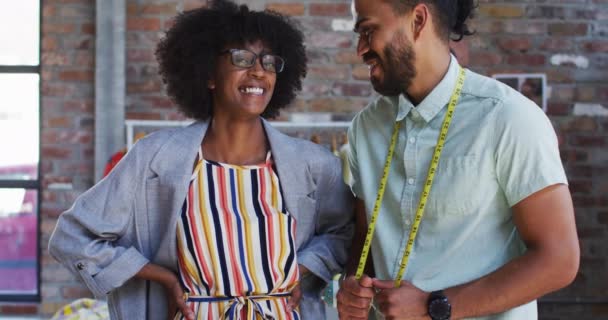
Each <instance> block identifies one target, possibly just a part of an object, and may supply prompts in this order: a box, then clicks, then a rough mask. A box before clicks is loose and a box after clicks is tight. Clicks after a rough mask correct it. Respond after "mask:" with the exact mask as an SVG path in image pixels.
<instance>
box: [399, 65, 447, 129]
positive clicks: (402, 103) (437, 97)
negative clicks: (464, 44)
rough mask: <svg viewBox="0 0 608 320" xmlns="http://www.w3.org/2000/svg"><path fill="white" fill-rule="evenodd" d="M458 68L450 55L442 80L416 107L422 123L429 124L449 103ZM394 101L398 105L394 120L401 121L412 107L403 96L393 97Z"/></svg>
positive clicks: (408, 100)
mask: <svg viewBox="0 0 608 320" xmlns="http://www.w3.org/2000/svg"><path fill="white" fill-rule="evenodd" d="M458 66H459V65H458V60H456V57H454V55H452V54H450V65H449V67H448V71H447V72H446V74H445V76H443V79H441V81H440V82H439V84H437V86H435V88H434V89H433V90H432V91H431V93H429V94H428V95H427V96H426V98H424V100H422V102H420V104H418V106H416V112H417V113H418V114H419V115H420V116H421V117H422V119H424V121H426V122H430V121H431V120H433V118H434V117H435V116H436V115H437V114H438V113H439V112H440V111H441V109H443V108H444V107H445V106H446V105H447V104H448V103H449V102H450V98H451V97H452V93H453V92H454V86H456V80H457V78H458ZM394 99H395V100H393V101H394V103H395V104H397V105H398V109H397V118H396V120H397V121H401V120H403V119H404V118H405V117H406V116H407V115H408V114H409V113H410V111H412V109H413V108H414V105H413V104H412V102H411V101H410V99H409V98H408V97H407V96H406V95H404V94H401V95H399V97H398V98H397V97H394Z"/></svg>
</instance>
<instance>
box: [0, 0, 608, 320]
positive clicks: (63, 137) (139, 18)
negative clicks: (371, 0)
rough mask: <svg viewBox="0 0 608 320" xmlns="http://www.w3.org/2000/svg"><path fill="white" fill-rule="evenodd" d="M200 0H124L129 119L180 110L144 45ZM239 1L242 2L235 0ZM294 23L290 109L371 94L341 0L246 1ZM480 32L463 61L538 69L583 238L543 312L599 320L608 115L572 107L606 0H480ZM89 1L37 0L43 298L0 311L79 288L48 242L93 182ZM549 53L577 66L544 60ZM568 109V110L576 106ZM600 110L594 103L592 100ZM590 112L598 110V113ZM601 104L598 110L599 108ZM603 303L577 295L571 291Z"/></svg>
mask: <svg viewBox="0 0 608 320" xmlns="http://www.w3.org/2000/svg"><path fill="white" fill-rule="evenodd" d="M204 2H205V1H203V0H200V1H190V0H173V1H168V0H159V1H152V0H128V1H127V11H128V18H127V52H126V54H127V97H126V98H127V99H126V103H127V118H129V119H181V117H180V115H179V114H177V113H176V112H175V111H174V109H172V107H171V103H170V102H169V101H168V99H167V98H166V97H165V96H164V94H163V92H162V88H161V83H160V80H159V78H158V76H157V71H158V67H157V66H156V63H155V61H154V47H155V44H156V42H157V41H158V39H159V38H160V36H161V35H162V30H164V29H166V28H167V26H169V25H170V24H171V17H172V16H173V15H174V14H175V13H176V12H177V10H181V9H187V8H191V7H193V6H197V5H200V4H202V3H204ZM241 2H244V1H241ZM247 2H248V3H249V4H251V6H252V7H254V8H256V9H260V8H264V7H268V8H273V9H276V10H278V11H281V12H285V13H289V14H292V15H294V16H296V18H297V19H298V21H300V23H301V25H302V27H303V28H304V32H305V34H306V37H307V47H308V53H309V59H310V66H309V76H308V77H307V79H306V81H305V87H304V91H303V92H302V93H301V94H300V95H299V97H298V100H297V101H296V102H295V103H294V106H293V108H292V109H290V110H289V112H287V113H284V114H283V118H285V119H286V118H288V115H289V113H290V112H332V113H335V114H337V115H339V116H340V117H343V118H349V117H350V116H352V114H354V113H356V112H357V111H358V110H360V109H361V108H363V107H364V106H365V105H366V103H367V102H368V101H369V100H370V99H371V97H372V96H373V92H372V90H371V88H370V85H369V83H368V81H367V77H368V75H367V68H366V67H365V66H362V65H361V63H360V60H359V58H358V57H357V56H356V55H355V53H354V46H355V40H356V39H355V36H354V35H353V34H352V32H350V31H348V20H350V19H351V17H350V2H349V1H344V0H334V1H330V0H311V1H297V0H270V1H264V0H253V1H247ZM479 2H480V8H479V15H478V17H477V18H476V19H475V20H474V27H475V29H476V30H477V32H478V35H477V36H475V37H473V38H470V39H468V40H467V41H466V42H465V43H460V44H458V45H457V46H455V48H456V51H457V53H458V55H459V57H460V60H461V62H463V63H464V64H466V65H468V67H470V68H471V69H473V70H475V71H478V72H480V73H483V74H488V75H489V74H492V73H497V72H542V73H546V74H547V76H548V84H549V86H550V87H551V88H552V95H551V97H550V99H549V105H548V113H549V114H550V116H551V119H552V121H553V123H554V125H555V127H556V129H557V131H558V135H559V137H560V141H561V150H562V156H563V160H564V163H565V166H566V169H567V171H568V175H569V178H570V181H571V190H572V192H573V196H574V203H575V207H576V215H577V223H578V229H579V235H580V239H581V249H582V260H581V262H582V264H581V270H580V272H579V276H578V278H577V280H576V282H575V283H574V284H573V285H572V286H570V287H569V288H567V289H565V290H562V291H560V292H558V293H556V294H553V295H551V296H549V297H547V301H549V300H551V301H555V300H562V301H565V302H570V303H549V302H543V303H542V304H541V306H540V312H541V318H542V319H571V318H574V317H576V318H577V319H580V320H584V319H608V304H606V303H605V300H607V299H608V273H607V272H606V271H605V270H606V265H608V258H607V257H608V245H607V244H606V243H608V242H607V240H608V151H607V149H606V146H607V145H608V116H606V115H605V113H604V116H599V115H597V116H578V115H575V108H574V106H575V104H577V103H587V104H599V105H604V106H605V107H608V70H607V69H608V22H607V21H608V1H606V0H560V1H541V0H537V1H530V0H510V1H491V0H480V1H479ZM94 8H95V1H93V0H45V1H43V16H44V19H43V26H42V29H43V38H42V46H43V55H42V68H43V72H42V81H43V82H42V88H43V89H42V90H43V92H42V163H41V165H42V169H43V170H42V172H43V177H42V178H43V185H44V190H43V194H42V203H41V216H42V217H41V229H42V237H41V243H40V246H41V248H42V266H43V270H42V274H41V277H42V288H41V290H42V303H41V304H40V305H38V304H32V305H20V306H15V305H3V306H1V307H0V313H2V314H8V313H40V314H44V315H49V314H52V313H53V312H54V311H55V310H56V309H57V308H58V307H59V306H61V305H63V304H65V303H67V302H68V301H70V300H72V299H74V298H76V297H80V296H83V295H87V293H86V291H85V290H83V289H82V286H81V285H79V284H78V283H77V282H76V281H75V280H74V279H73V278H72V277H71V276H70V275H69V273H68V272H67V270H65V269H64V268H63V267H61V266H59V265H58V264H57V263H56V262H54V261H53V260H52V259H51V258H50V257H49V256H48V253H47V251H46V246H47V241H48V237H49V235H50V232H51V231H52V229H53V227H54V223H55V221H56V217H57V215H58V214H59V213H60V212H62V211H63V210H65V209H67V208H68V207H69V206H70V205H71V203H72V201H73V200H74V198H75V197H76V196H77V195H78V194H80V193H81V192H82V191H84V190H86V189H87V188H88V187H90V186H91V184H92V183H93V181H92V176H93V148H94V147H93V146H94V144H93V139H94V137H93V124H94V120H93V114H94V112H93V110H94V106H93V104H94V95H93V91H94V85H93V79H94V53H95V52H94V44H95V38H94V33H95V30H94V29H95V27H94V26H95V9H94ZM558 54H565V55H571V56H573V57H579V58H580V59H583V60H585V59H586V61H587V63H588V66H587V67H586V68H583V67H577V66H576V65H575V64H573V63H569V64H564V65H561V66H557V65H554V64H553V63H552V61H554V60H555V58H556V57H555V56H556V55H558ZM577 110H578V109H577ZM597 110H600V109H597ZM596 113H598V112H596ZM599 113H601V112H599ZM577 299H580V300H590V301H596V302H599V301H600V300H604V303H603V304H601V303H596V304H577V303H575V302H574V300H577Z"/></svg>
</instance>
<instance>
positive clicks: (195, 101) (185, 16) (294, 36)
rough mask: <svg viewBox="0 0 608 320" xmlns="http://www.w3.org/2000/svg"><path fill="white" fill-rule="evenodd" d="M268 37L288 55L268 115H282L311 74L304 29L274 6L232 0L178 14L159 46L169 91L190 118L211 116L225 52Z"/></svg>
mask: <svg viewBox="0 0 608 320" xmlns="http://www.w3.org/2000/svg"><path fill="white" fill-rule="evenodd" d="M256 41H262V43H264V45H265V46H267V47H268V49H270V50H272V53H273V54H276V55H279V56H281V57H282V58H283V59H285V68H284V70H283V72H281V73H278V74H277V81H276V85H275V88H274V93H273V95H272V98H271V100H270V102H269V104H268V106H267V107H266V110H265V111H264V113H263V114H262V116H263V117H265V118H272V117H276V116H277V115H278V114H279V110H280V109H281V108H284V107H285V106H287V105H288V104H289V103H290V102H292V101H293V99H294V98H295V97H296V92H297V91H299V90H301V89H302V78H304V77H305V76H306V62H307V59H306V49H305V47H304V44H303V41H304V36H303V34H302V32H301V31H300V30H299V29H298V28H297V27H296V24H295V22H294V21H293V20H291V19H290V18H288V17H286V16H283V15H281V14H279V13H276V12H273V11H268V10H266V11H250V10H249V8H248V7H247V6H246V5H241V6H237V5H236V4H234V3H233V2H230V1H227V0H215V1H212V2H211V4H210V5H209V6H208V7H203V8H199V9H195V10H191V11H187V12H183V13H180V14H178V15H177V17H176V18H175V23H174V24H173V26H172V27H171V28H170V29H169V30H168V31H167V33H166V34H165V36H164V38H163V39H161V41H160V42H159V44H158V47H157V48H156V58H157V60H158V62H159V65H160V70H159V74H160V75H161V77H162V80H163V82H164V83H165V84H166V86H167V93H168V95H169V96H170V97H171V99H172V100H173V101H174V102H175V103H176V104H177V105H178V107H179V109H180V110H181V111H182V112H183V113H184V114H185V115H186V116H188V117H191V118H193V119H197V120H206V119H209V118H210V117H211V116H212V114H213V99H212V95H211V91H210V90H209V89H208V88H207V84H208V80H209V79H210V76H211V75H212V74H213V70H214V68H215V65H216V59H217V57H218V54H219V52H221V51H222V50H225V49H227V47H228V46H234V45H245V44H249V43H254V42H256Z"/></svg>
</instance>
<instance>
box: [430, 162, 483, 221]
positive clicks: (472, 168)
mask: <svg viewBox="0 0 608 320" xmlns="http://www.w3.org/2000/svg"><path fill="white" fill-rule="evenodd" d="M482 167H483V166H482V165H481V163H480V159H479V157H478V156H477V155H464V156H455V157H446V158H443V157H442V158H441V159H440V162H439V165H438V167H437V172H436V173H435V179H434V181H433V185H432V187H431V193H430V197H429V199H428V202H427V206H426V210H425V211H426V212H425V215H426V216H428V217H429V218H431V219H432V218H435V219H438V218H445V217H449V216H463V215H468V214H472V213H474V212H473V211H474V210H473V209H474V208H475V205H476V203H479V199H476V197H477V196H478V194H479V192H476V189H478V188H484V181H485V180H486V179H487V177H485V176H483V174H484V170H482Z"/></svg>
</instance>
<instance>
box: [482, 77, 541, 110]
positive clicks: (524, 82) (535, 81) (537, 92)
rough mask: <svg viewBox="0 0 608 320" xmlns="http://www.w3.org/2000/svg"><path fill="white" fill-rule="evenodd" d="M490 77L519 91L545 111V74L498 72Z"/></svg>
mask: <svg viewBox="0 0 608 320" xmlns="http://www.w3.org/2000/svg"><path fill="white" fill-rule="evenodd" d="M492 77H493V78H494V79H496V80H498V81H500V82H503V83H505V84H506V85H508V86H510V87H511V88H513V89H515V90H517V91H519V92H521V93H522V94H523V95H524V96H526V97H527V98H528V99H530V100H532V101H534V103H536V105H538V106H539V107H541V108H542V109H543V111H544V112H547V76H546V75H545V74H544V73H498V74H494V75H493V76H492Z"/></svg>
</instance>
